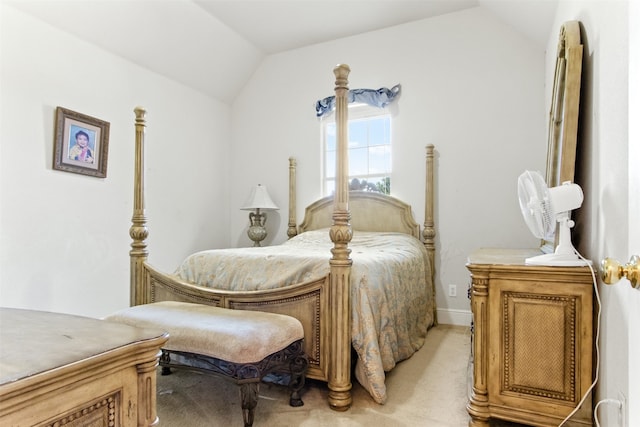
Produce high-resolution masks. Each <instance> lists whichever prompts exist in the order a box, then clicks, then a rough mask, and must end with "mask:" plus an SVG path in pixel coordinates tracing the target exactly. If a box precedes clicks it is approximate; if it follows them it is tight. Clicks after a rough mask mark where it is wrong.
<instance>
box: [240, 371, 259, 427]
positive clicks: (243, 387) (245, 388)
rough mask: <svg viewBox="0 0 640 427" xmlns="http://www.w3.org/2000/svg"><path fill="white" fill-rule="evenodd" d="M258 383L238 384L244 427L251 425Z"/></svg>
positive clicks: (256, 402) (256, 400) (256, 399)
mask: <svg viewBox="0 0 640 427" xmlns="http://www.w3.org/2000/svg"><path fill="white" fill-rule="evenodd" d="M259 386H260V383H257V382H255V383H244V384H240V399H241V400H242V417H243V418H244V427H251V426H252V425H253V415H254V413H255V409H256V406H257V405H258V388H259Z"/></svg>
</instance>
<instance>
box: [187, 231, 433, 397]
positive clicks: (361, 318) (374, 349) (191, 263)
mask: <svg viewBox="0 0 640 427" xmlns="http://www.w3.org/2000/svg"><path fill="white" fill-rule="evenodd" d="M332 247H333V243H332V242H331V240H330V238H329V232H328V230H327V229H324V230H315V231H307V232H305V233H302V234H300V235H298V236H296V237H294V238H292V239H290V240H288V241H286V242H285V243H283V244H281V245H276V246H267V247H259V248H235V249H216V250H208V251H202V252H198V253H195V254H193V255H191V256H189V257H188V258H187V259H186V260H185V261H184V262H183V263H182V264H181V265H180V266H179V267H178V269H177V270H176V272H175V274H176V275H177V276H178V277H180V278H181V279H183V280H186V281H189V282H191V283H196V284H198V285H201V286H208V287H212V288H216V289H229V290H255V289H271V288H277V287H282V286H287V285H291V284H295V283H304V282H308V281H310V280H314V279H318V278H321V277H323V276H326V275H327V274H329V258H330V257H331V252H330V249H331V248H332ZM349 247H350V248H351V251H352V252H351V258H352V260H353V266H352V269H351V284H352V288H351V298H352V319H353V324H352V344H353V347H354V349H355V350H356V352H357V354H358V362H357V364H356V378H357V380H358V382H359V383H360V384H361V385H362V386H363V387H364V388H365V389H366V390H367V391H368V392H369V393H370V394H371V396H372V397H373V399H374V400H375V401H376V402H378V403H381V404H382V403H384V402H385V401H386V397H387V396H386V387H385V384H384V380H385V372H386V371H390V370H391V369H392V368H393V367H394V366H395V365H396V363H397V362H399V361H401V360H404V359H406V358H408V357H410V356H411V355H412V354H413V353H414V352H416V351H417V350H418V349H419V348H420V347H422V345H423V344H424V339H425V336H426V333H427V329H428V327H429V326H431V325H432V324H433V309H432V308H433V304H435V302H434V301H433V300H432V298H431V297H430V295H431V289H432V286H431V274H430V273H429V271H430V268H431V266H430V265H429V258H428V256H427V252H426V250H425V248H424V245H423V244H422V243H421V242H420V241H419V240H418V239H416V238H414V237H412V236H409V235H406V234H402V233H387V232H384V233H382V232H375V233H374V232H360V231H354V234H353V239H352V241H351V243H350V244H349Z"/></svg>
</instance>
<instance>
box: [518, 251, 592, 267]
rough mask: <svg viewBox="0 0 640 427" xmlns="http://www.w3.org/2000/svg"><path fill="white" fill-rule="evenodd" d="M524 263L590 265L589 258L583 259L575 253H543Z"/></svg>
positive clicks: (564, 265)
mask: <svg viewBox="0 0 640 427" xmlns="http://www.w3.org/2000/svg"><path fill="white" fill-rule="evenodd" d="M524 263H525V265H547V266H557V267H584V266H587V265H591V264H592V262H591V260H590V259H586V260H583V259H582V258H580V257H578V255H575V254H557V253H553V254H544V255H538V256H534V257H531V258H527V259H525V260H524Z"/></svg>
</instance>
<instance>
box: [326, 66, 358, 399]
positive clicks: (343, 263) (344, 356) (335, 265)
mask: <svg viewBox="0 0 640 427" xmlns="http://www.w3.org/2000/svg"><path fill="white" fill-rule="evenodd" d="M350 71H351V70H350V69H349V66H347V65H344V64H340V65H337V66H336V67H335V68H334V69H333V73H334V74H335V76H336V88H335V91H336V110H335V114H336V134H337V144H338V146H337V150H338V151H337V153H336V154H337V156H336V174H337V177H336V192H335V196H334V207H333V209H334V210H333V225H332V226H331V229H330V231H329V235H330V237H331V241H332V242H333V244H334V246H333V249H331V253H332V254H333V256H332V257H331V260H330V261H329V264H330V268H331V289H330V294H331V295H330V301H331V344H330V345H331V351H330V352H329V353H330V355H331V356H330V357H331V358H330V360H329V384H328V386H329V405H330V407H331V408H332V409H335V410H337V411H346V410H347V409H349V407H350V406H351V290H350V276H351V264H352V261H351V258H349V254H350V253H351V250H350V249H349V248H348V245H349V242H350V241H351V237H352V230H351V224H350V220H351V213H350V212H349V183H348V179H349V158H348V151H347V148H348V147H347V144H348V123H347V109H348V105H347V102H348V101H347V94H348V92H349V87H348V85H349V81H348V77H349V72H350Z"/></svg>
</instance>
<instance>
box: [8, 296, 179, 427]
mask: <svg viewBox="0 0 640 427" xmlns="http://www.w3.org/2000/svg"><path fill="white" fill-rule="evenodd" d="M167 339H168V335H167V334H166V333H165V332H163V331H153V330H149V329H140V328H134V327H131V326H127V325H122V324H118V323H112V322H107V321H103V320H98V319H92V318H87V317H79V316H72V315H67V314H59V313H49V312H43V311H34V310H21V309H10V308H0V425H2V426H11V427H22V426H25V427H26V426H43V427H44V426H56V427H57V426H67V427H80V426H88V425H90V426H92V427H102V426H104V427H120V426H145V427H146V426H153V425H157V424H158V418H157V415H156V366H157V365H158V357H159V354H160V347H161V346H162V345H163V344H164V343H165V342H166V341H167Z"/></svg>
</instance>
